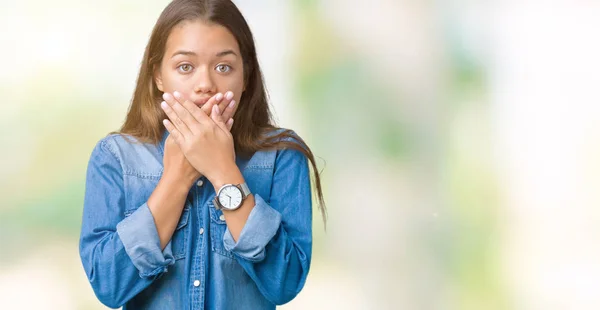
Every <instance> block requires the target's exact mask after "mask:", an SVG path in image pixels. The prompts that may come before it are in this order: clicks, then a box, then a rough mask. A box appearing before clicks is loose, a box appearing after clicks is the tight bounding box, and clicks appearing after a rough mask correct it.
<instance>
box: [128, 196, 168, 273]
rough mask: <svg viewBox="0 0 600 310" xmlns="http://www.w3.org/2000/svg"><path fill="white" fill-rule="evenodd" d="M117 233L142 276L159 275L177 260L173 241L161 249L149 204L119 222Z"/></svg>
mask: <svg viewBox="0 0 600 310" xmlns="http://www.w3.org/2000/svg"><path fill="white" fill-rule="evenodd" d="M117 233H118V234H119V237H120V238H121V242H123V246H125V251H126V252H127V254H128V255H129V258H131V261H132V263H133V265H135V267H136V268H137V269H138V270H139V271H140V276H142V277H151V276H154V275H157V274H159V273H161V272H164V271H167V270H166V266H168V265H172V264H173V263H174V262H175V260H174V258H173V253H172V252H171V242H169V243H168V244H167V246H166V247H165V249H164V250H162V251H161V249H160V238H159V236H158V231H157V230H156V225H155V224H154V217H153V216H152V213H151V212H150V209H148V205H147V204H143V205H142V206H141V207H139V208H138V209H137V210H136V211H135V212H133V213H132V214H131V215H130V216H128V217H126V218H125V219H123V220H122V221H121V222H120V223H119V224H117Z"/></svg>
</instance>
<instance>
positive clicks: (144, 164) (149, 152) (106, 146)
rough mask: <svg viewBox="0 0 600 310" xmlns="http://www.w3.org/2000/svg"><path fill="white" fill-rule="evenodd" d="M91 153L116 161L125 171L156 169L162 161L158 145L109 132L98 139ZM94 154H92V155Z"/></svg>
mask: <svg viewBox="0 0 600 310" xmlns="http://www.w3.org/2000/svg"><path fill="white" fill-rule="evenodd" d="M93 154H95V155H96V157H98V156H99V157H100V158H108V157H110V158H111V159H112V160H116V161H118V162H119V163H120V164H121V166H122V167H123V169H124V170H125V171H138V170H143V171H142V172H144V171H146V170H148V171H152V172H154V171H158V170H159V169H160V163H161V162H162V155H161V151H160V150H159V146H158V145H155V144H151V143H144V142H141V141H140V140H138V139H137V138H136V137H134V136H131V135H127V134H119V133H116V134H110V135H108V136H106V137H104V138H102V139H100V141H98V143H97V144H96V147H95V148H94V151H93ZM92 156H94V155H92Z"/></svg>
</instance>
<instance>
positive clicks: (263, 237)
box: [223, 195, 281, 262]
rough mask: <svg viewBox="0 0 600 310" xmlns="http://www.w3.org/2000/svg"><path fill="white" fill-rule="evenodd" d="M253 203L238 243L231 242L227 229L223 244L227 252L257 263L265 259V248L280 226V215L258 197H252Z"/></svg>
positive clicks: (231, 238)
mask: <svg viewBox="0 0 600 310" xmlns="http://www.w3.org/2000/svg"><path fill="white" fill-rule="evenodd" d="M254 201H255V206H254V209H252V211H251V212H250V215H249V216H248V220H246V225H244V228H243V229H242V232H241V233H240V237H239V239H238V242H237V243H236V242H235V241H234V240H233V236H232V235H231V232H229V229H227V230H225V235H224V236H223V243H224V246H225V249H226V250H227V251H231V252H233V253H236V254H237V255H239V256H241V257H243V258H245V259H247V260H249V261H253V262H259V261H261V260H263V259H264V258H265V247H266V246H267V244H268V243H269V241H271V239H273V237H274V236H275V234H276V233H277V230H278V229H279V226H281V214H280V213H279V212H277V210H275V209H273V208H271V206H269V205H268V204H267V203H266V202H265V201H264V200H263V198H262V197H260V195H254Z"/></svg>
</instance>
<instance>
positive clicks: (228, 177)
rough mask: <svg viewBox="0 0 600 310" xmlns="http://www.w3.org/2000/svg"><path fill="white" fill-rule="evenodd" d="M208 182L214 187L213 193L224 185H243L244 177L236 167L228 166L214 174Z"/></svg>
mask: <svg viewBox="0 0 600 310" xmlns="http://www.w3.org/2000/svg"><path fill="white" fill-rule="evenodd" d="M209 180H210V183H211V184H212V185H213V186H214V188H215V191H216V192H217V191H219V189H220V188H221V187H223V185H225V184H241V183H244V176H243V175H242V172H241V171H240V169H239V168H238V167H237V166H236V165H231V166H228V167H227V168H226V169H223V170H221V171H219V172H218V173H216V174H215V175H214V176H213V177H212V178H211V179H209Z"/></svg>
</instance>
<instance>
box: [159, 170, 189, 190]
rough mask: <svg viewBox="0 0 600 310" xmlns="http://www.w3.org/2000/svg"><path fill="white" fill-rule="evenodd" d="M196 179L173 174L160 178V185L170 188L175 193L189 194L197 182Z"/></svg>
mask: <svg viewBox="0 0 600 310" xmlns="http://www.w3.org/2000/svg"><path fill="white" fill-rule="evenodd" d="M196 179H197V178H195V177H194V176H192V175H187V176H175V175H172V174H163V175H162V176H161V178H160V181H159V184H162V185H163V186H164V187H167V188H169V189H170V190H172V191H174V192H175V193H179V192H185V193H187V192H189V190H190V188H191V187H192V185H193V184H194V182H196Z"/></svg>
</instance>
